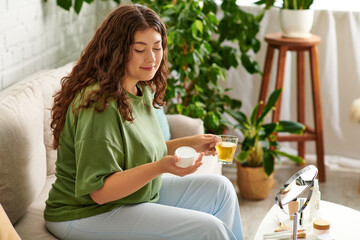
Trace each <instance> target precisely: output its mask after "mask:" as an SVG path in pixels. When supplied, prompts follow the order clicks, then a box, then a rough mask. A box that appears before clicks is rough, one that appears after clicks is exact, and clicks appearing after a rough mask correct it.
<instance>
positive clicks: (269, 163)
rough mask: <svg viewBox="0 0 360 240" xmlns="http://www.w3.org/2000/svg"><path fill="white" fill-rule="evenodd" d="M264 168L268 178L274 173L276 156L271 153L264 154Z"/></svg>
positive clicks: (265, 152)
mask: <svg viewBox="0 0 360 240" xmlns="http://www.w3.org/2000/svg"><path fill="white" fill-rule="evenodd" d="M263 166H264V170H265V173H266V175H267V176H270V175H271V173H272V172H273V171H274V156H273V155H272V154H271V153H270V152H269V151H264V153H263Z"/></svg>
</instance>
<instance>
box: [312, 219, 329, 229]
mask: <svg viewBox="0 0 360 240" xmlns="http://www.w3.org/2000/svg"><path fill="white" fill-rule="evenodd" d="M313 227H314V228H315V229H318V230H327V229H329V228H330V222H329V221H327V220H323V219H317V220H314V222H313Z"/></svg>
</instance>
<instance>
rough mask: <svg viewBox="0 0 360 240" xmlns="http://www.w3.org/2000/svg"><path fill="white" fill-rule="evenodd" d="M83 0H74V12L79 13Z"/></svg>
mask: <svg viewBox="0 0 360 240" xmlns="http://www.w3.org/2000/svg"><path fill="white" fill-rule="evenodd" d="M83 1H84V0H75V5H74V10H75V12H76V14H79V13H80V10H81V7H82V4H83Z"/></svg>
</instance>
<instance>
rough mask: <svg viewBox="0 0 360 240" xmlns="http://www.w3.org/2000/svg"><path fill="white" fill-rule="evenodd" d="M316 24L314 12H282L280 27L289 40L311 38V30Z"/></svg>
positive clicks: (310, 10)
mask: <svg viewBox="0 0 360 240" xmlns="http://www.w3.org/2000/svg"><path fill="white" fill-rule="evenodd" d="M313 22H314V10H313V9H306V10H292V9H281V10H280V25H281V30H282V35H283V36H284V37H289V38H308V37H311V33H310V31H311V28H312V25H313Z"/></svg>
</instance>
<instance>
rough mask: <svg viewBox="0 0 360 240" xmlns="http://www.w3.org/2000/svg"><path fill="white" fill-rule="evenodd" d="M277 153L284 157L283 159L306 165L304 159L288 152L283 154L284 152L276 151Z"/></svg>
mask: <svg viewBox="0 0 360 240" xmlns="http://www.w3.org/2000/svg"><path fill="white" fill-rule="evenodd" d="M274 152H276V153H277V154H279V155H281V156H283V157H287V158H288V159H290V160H291V161H293V162H295V163H298V164H303V163H305V162H306V161H305V159H303V158H302V157H299V156H295V155H292V154H289V153H286V152H282V151H278V150H276V151H274Z"/></svg>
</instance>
